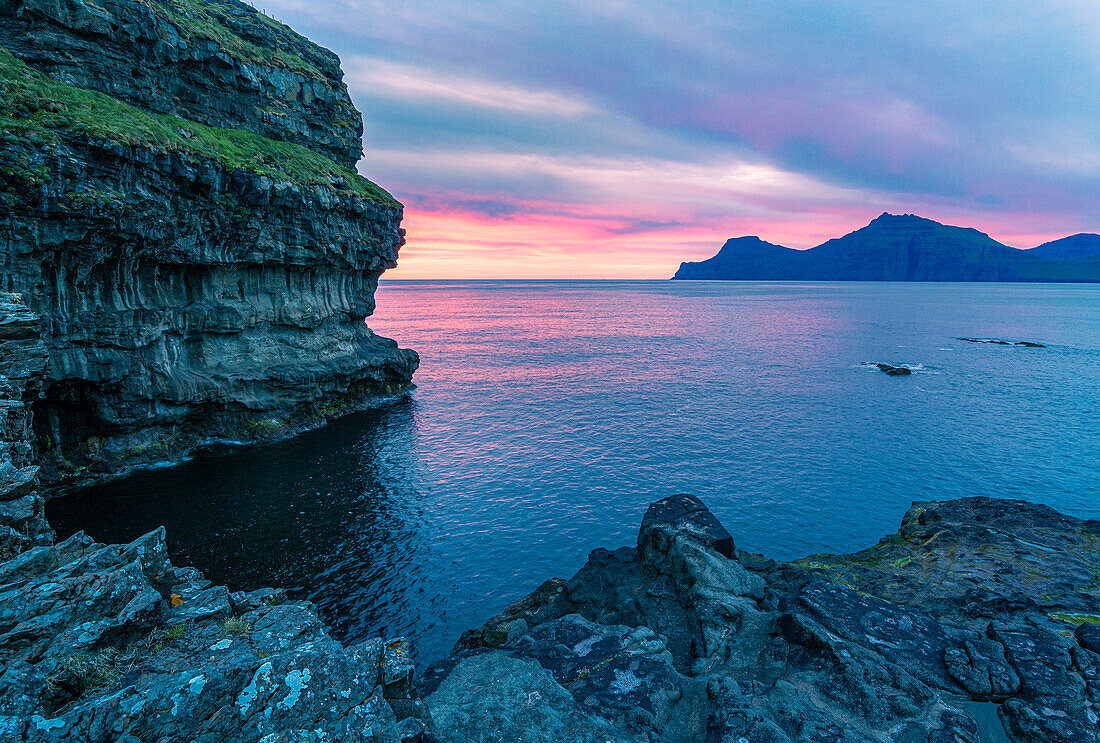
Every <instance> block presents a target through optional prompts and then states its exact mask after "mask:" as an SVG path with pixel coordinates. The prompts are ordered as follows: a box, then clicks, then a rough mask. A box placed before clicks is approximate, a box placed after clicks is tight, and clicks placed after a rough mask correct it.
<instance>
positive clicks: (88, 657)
mask: <svg viewBox="0 0 1100 743" xmlns="http://www.w3.org/2000/svg"><path fill="white" fill-rule="evenodd" d="M126 655H127V654H125V653H123V652H120V651H118V650H116V649H115V648H107V649H106V650H100V651H99V652H96V653H91V654H88V653H76V654H74V655H71V656H69V658H68V659H66V660H65V662H64V664H63V667H64V669H65V670H66V671H68V672H69V673H71V674H72V675H73V676H75V677H76V678H77V679H78V680H79V681H80V685H81V687H82V688H83V689H84V690H85V691H97V690H99V689H109V688H110V687H112V686H114V685H115V684H117V683H118V682H119V680H120V679H121V678H122V675H123V673H124V669H125V666H126V665H127V663H126V660H125V658H126Z"/></svg>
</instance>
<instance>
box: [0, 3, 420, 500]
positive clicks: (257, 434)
mask: <svg viewBox="0 0 1100 743" xmlns="http://www.w3.org/2000/svg"><path fill="white" fill-rule="evenodd" d="M4 7H5V10H4V11H3V12H2V13H0V43H2V44H3V45H5V46H8V47H9V48H10V49H11V50H13V51H14V52H15V53H16V55H20V56H22V57H24V59H25V61H24V59H19V58H18V57H17V56H13V55H12V54H10V53H7V52H5V51H4V50H2V49H0V73H2V77H0V86H2V90H0V93H2V95H0V109H3V110H2V111H0V113H3V114H5V115H4V116H2V117H0V140H2V142H3V149H2V150H0V233H2V234H3V235H4V239H3V241H0V289H2V290H6V291H11V292H19V293H21V294H22V295H23V296H24V298H25V299H26V301H27V303H28V305H29V307H30V309H31V310H33V311H34V312H36V313H37V314H39V315H40V316H41V317H42V318H43V323H44V328H45V336H44V339H45V343H46V348H47V351H48V358H49V363H48V366H47V373H46V379H45V381H44V383H43V385H42V390H41V394H40V396H39V399H38V400H37V401H36V402H35V403H34V408H35V414H34V441H35V444H36V448H37V450H38V459H39V464H41V465H42V467H43V469H42V475H43V477H44V479H45V480H46V481H48V482H59V481H73V480H79V479H88V478H95V477H100V476H103V475H110V474H116V473H120V472H124V471H126V470H127V469H129V468H132V467H135V466H141V465H147V464H152V463H157V462H162V461H168V460H172V459H174V458H178V457H180V456H183V455H185V454H186V453H187V452H188V451H190V450H191V449H193V448H194V447H196V446H199V445H202V444H204V443H206V442H208V441H210V440H212V439H223V440H234V441H241V440H244V441H247V440H252V439H260V438H269V437H273V436H279V435H285V434H287V433H290V432H293V431H296V430H299V429H302V428H305V427H309V426H312V425H315V424H317V423H319V422H322V421H324V420H325V419H326V418H329V417H333V416H336V415H339V414H341V413H343V412H346V411H349V410H352V409H356V408H359V407H362V406H363V405H365V404H370V403H371V402H372V401H374V400H377V399H380V398H382V397H385V396H388V395H393V394H396V393H398V392H400V391H401V390H403V389H405V388H406V387H407V386H408V385H409V381H410V378H411V375H412V373H413V371H414V370H415V368H416V366H417V363H418V359H417V357H416V354H415V353H413V352H412V351H405V350H400V349H398V348H397V347H396V344H395V343H393V342H392V341H389V340H387V339H384V338H380V337H378V336H376V335H374V334H373V333H372V332H371V331H370V330H369V329H368V328H367V326H366V325H365V322H364V321H365V318H366V317H367V316H369V315H370V314H371V313H372V311H373V309H374V303H373V293H374V289H375V287H376V284H377V279H378V276H379V274H381V273H382V272H383V271H384V270H386V269H387V268H391V267H393V266H394V265H395V262H396V258H397V251H398V248H399V247H400V246H401V244H402V243H403V231H402V230H401V228H400V222H401V216H402V211H401V206H400V204H398V203H397V202H396V201H394V200H393V198H392V197H390V196H389V194H387V193H386V192H385V191H383V190H382V189H380V188H378V187H377V186H375V185H374V184H372V183H370V182H369V181H367V180H366V179H363V178H362V177H360V176H359V175H358V174H356V173H355V172H354V171H352V170H350V169H349V168H348V167H347V165H348V164H349V163H350V162H353V161H354V160H355V159H357V158H358V153H359V149H358V147H359V146H358V144H357V142H358V135H357V132H358V129H357V128H356V127H351V126H349V125H347V122H346V119H347V117H348V116H349V114H348V109H349V108H350V102H349V101H348V98H347V93H346V90H345V89H344V88H343V85H342V83H340V82H339V77H340V73H339V68H338V65H337V63H336V61H335V58H334V57H333V55H331V54H330V53H329V52H327V51H325V50H322V49H320V48H319V47H316V46H313V45H312V44H310V43H309V42H308V41H306V40H304V39H302V38H301V37H298V36H297V35H296V34H293V32H291V31H289V29H285V28H284V27H281V26H279V25H278V24H273V23H272V22H270V21H268V20H267V19H264V18H263V17H262V16H258V14H256V12H255V11H254V10H253V9H251V8H249V7H248V6H245V5H243V4H242V3H238V2H229V1H225V2H186V3H178V4H174V5H164V6H162V5H159V4H157V3H141V2H125V1H122V2H107V3H103V4H102V5H96V4H92V3H88V2H81V1H80V0H69V1H68V2H52V3H46V2H25V3H15V4H12V3H7V5H6V6H4ZM181 14H182V15H181ZM211 19H214V20H218V19H220V23H222V25H220V26H218V25H216V24H215V25H211V24H213V23H214V21H213V20H211ZM185 21H186V23H185ZM230 31H233V32H234V33H236V34H238V35H237V36H231V35H229V34H230ZM242 39H243V40H244V41H242ZM158 40H159V41H158ZM245 41H247V44H245ZM261 42H263V43H265V44H267V45H266V46H264V45H262V44H261ZM127 50H129V51H127ZM28 63H29V64H28ZM127 64H129V65H136V67H134V68H133V70H139V69H140V70H142V71H144V72H145V74H143V75H134V74H131V70H130V68H127V67H125V66H124V65H127ZM35 67H39V68H41V69H42V70H44V71H45V72H47V73H49V74H48V75H47V74H44V73H43V72H40V71H39V70H36V69H35ZM62 81H64V82H62ZM68 83H76V86H74V85H70V84H68ZM77 86H87V87H89V88H96V89H100V90H105V91H107V92H109V93H111V94H113V95H115V96H117V98H116V97H111V96H108V95H106V94H104V93H101V92H94V91H92V90H86V89H84V88H83V87H77ZM309 91H312V92H309ZM303 97H304V99H306V100H305V103H303V102H302V101H303ZM134 103H139V104H142V105H145V106H148V107H149V109H145V108H139V107H137V106H134V105H132V104H134ZM160 110H168V111H171V112H172V114H165V113H158V111H160ZM280 112H282V113H280ZM175 114H179V115H175ZM183 115H186V116H189V117H193V118H194V119H198V121H195V120H191V119H187V118H181V116H183ZM299 119H301V120H300V121H299ZM356 119H357V115H356ZM306 121H308V122H309V125H308V126H306V125H305V124H304V123H303V122H306ZM203 122H212V123H215V124H217V125H218V126H219V127H226V126H232V127H234V128H214V127H210V126H207V125H206V124H204V123H203ZM341 122H343V123H341Z"/></svg>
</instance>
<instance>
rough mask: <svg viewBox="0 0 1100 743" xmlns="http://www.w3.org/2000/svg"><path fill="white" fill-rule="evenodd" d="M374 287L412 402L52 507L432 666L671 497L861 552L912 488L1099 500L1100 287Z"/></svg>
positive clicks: (1093, 512) (812, 545) (751, 532)
mask: <svg viewBox="0 0 1100 743" xmlns="http://www.w3.org/2000/svg"><path fill="white" fill-rule="evenodd" d="M378 306H379V308H380V311H379V314H378V316H377V317H375V318H373V319H372V321H371V326H372V327H374V328H375V329H376V330H377V331H378V332H380V333H382V334H384V335H389V336H391V337H394V338H398V339H400V340H401V342H402V344H403V345H407V346H410V347H412V348H416V349H417V350H419V351H420V353H421V356H422V358H423V364H422V367H421V371H420V373H419V375H418V379H417V383H418V384H419V386H420V387H419V389H418V390H417V391H416V392H415V393H414V394H413V395H412V397H411V398H410V399H408V400H406V401H404V402H402V403H400V404H397V405H395V406H393V407H391V408H388V409H386V410H382V411H377V412H371V413H367V414H362V415H358V416H354V417H352V418H348V419H345V420H343V421H341V422H339V423H338V424H336V425H333V426H331V427H329V428H328V429H326V430H324V431H318V432H315V433H312V434H309V435H306V436H303V437H300V438H298V439H295V440H293V441H287V442H283V443H280V444H275V445H271V446H266V447H262V448H254V449H245V450H237V451H234V452H232V453H230V454H227V455H224V456H212V455H207V456H203V457H201V458H199V459H196V460H194V461H192V462H190V463H188V464H186V465H183V466H181V467H177V468H173V469H164V470H159V471H154V472H150V473H145V474H142V475H140V476H136V477H133V478H131V479H130V480H128V481H126V482H122V483H116V484H112V485H110V486H107V487H104V488H101V489H99V490H97V491H94V492H88V493H84V494H81V495H77V496H72V497H69V498H66V499H63V500H59V501H55V502H54V503H52V504H51V509H50V511H51V512H50V516H51V518H52V520H53V523H54V525H55V526H56V527H57V528H58V530H59V532H60V533H61V534H62V535H67V534H68V533H71V532H72V531H74V530H77V529H85V530H87V531H88V532H89V533H91V534H92V535H93V536H95V537H96V538H97V539H99V540H103V541H126V540H129V539H132V538H134V537H136V536H138V535H139V534H141V533H143V532H145V531H147V530H149V529H152V528H155V527H156V526H158V525H160V524H165V525H166V526H167V528H168V536H169V541H170V546H171V548H172V550H173V557H174V559H175V560H176V561H177V563H181V564H182V563H189V564H193V565H196V566H198V567H199V568H201V569H202V570H204V571H205V572H206V573H207V575H208V577H210V578H211V579H213V580H215V581H217V582H220V583H227V584H228V585H230V586H232V587H238V588H247V587H256V586H261V585H271V584H275V585H281V586H284V587H288V588H290V589H292V591H293V593H294V594H296V595H297V596H302V597H308V598H310V599H312V600H313V601H314V602H316V603H317V604H318V605H319V606H320V607H321V610H322V612H323V613H324V615H325V617H326V619H327V620H328V621H329V622H330V623H331V625H332V626H333V627H334V628H335V630H336V632H337V634H338V635H340V636H341V637H343V638H344V639H357V638H364V637H367V636H373V635H375V634H377V633H382V634H385V635H395V634H405V635H408V636H410V637H411V638H412V639H413V641H414V651H415V652H416V654H417V656H418V657H419V659H420V660H421V661H427V660H430V659H432V658H435V657H439V656H441V655H444V654H446V653H447V652H448V651H449V649H450V646H451V644H452V643H453V642H454V640H455V638H456V637H457V635H458V634H459V632H460V631H461V630H462V629H464V628H467V627H470V626H474V625H477V624H480V623H481V622H483V621H484V620H485V619H487V618H488V617H489V616H491V615H492V614H494V613H496V612H497V611H499V610H500V609H502V608H503V607H504V606H506V605H507V604H509V603H510V602H512V601H514V600H516V599H518V598H520V597H522V596H523V595H525V594H526V593H527V592H528V591H530V590H531V589H532V588H534V587H535V586H536V585H538V584H539V583H540V582H541V581H542V580H544V579H545V578H548V577H551V576H569V575H571V574H572V573H573V572H574V571H575V570H576V569H577V568H578V567H580V565H581V564H582V563H583V561H584V559H585V556H586V555H587V553H588V552H589V550H591V549H593V548H595V547H598V546H609V547H616V546H621V545H623V544H629V543H632V542H633V541H634V539H635V535H636V529H637V527H638V524H639V521H640V519H641V515H642V513H643V511H644V509H645V506H646V504H647V503H649V502H650V501H652V500H654V499H656V498H659V497H661V496H664V495H668V494H671V493H675V492H678V491H687V492H692V493H696V494H698V495H699V496H701V497H702V498H703V499H704V500H705V501H706V502H707V503H708V504H709V505H710V506H711V508H712V509H713V510H714V511H715V512H717V514H718V515H719V517H720V518H721V519H722V520H723V522H724V523H725V524H726V526H727V527H728V528H729V529H730V531H731V532H732V533H733V535H734V537H735V538H736V539H737V541H738V545H739V546H740V547H742V548H745V549H749V550H753V551H757V552H763V553H766V554H768V555H771V556H776V557H783V558H793V557H796V556H802V555H806V554H810V553H813V552H819V551H848V550H852V549H855V548H860V547H864V546H867V545H869V544H871V543H873V542H875V541H876V540H877V539H878V538H879V537H880V536H882V535H883V534H885V533H887V532H892V531H894V530H895V529H896V528H897V524H898V521H899V519H900V518H901V515H902V513H903V512H904V511H905V509H906V508H907V507H908V506H909V504H910V503H911V502H912V501H914V500H922V499H937V498H953V497H958V496H965V495H994V496H1007V497H1015V498H1026V499H1029V500H1033V501H1038V502H1042V503H1048V504H1050V505H1053V506H1056V507H1058V508H1059V509H1061V510H1063V511H1065V512H1068V513H1072V514H1076V515H1081V516H1094V517H1095V516H1100V287H1095V286H1026V285H944V284H824V285H809V284H793V285H778V284H777V285H768V284H732V283H672V282H625V283H611V282H608V283H600V282H565V283H552V282H547V283H522V282H512V283H469V282H466V283H453V282H451V283H386V284H384V285H383V288H382V289H381V290H380V291H379V296H378ZM958 336H972V337H991V338H1004V339H1009V340H1029V341H1038V342H1041V343H1044V344H1046V345H1047V347H1046V348H1023V347H1017V346H1011V347H1006V346H997V345H985V344H973V343H966V342H962V341H959V340H957V337H958ZM866 361H873V362H879V361H881V362H887V363H891V364H907V365H911V366H913V367H914V368H915V369H916V371H915V373H914V374H913V375H912V376H910V377H896V378H894V377H888V376H886V375H885V374H882V373H881V372H879V371H877V370H874V369H871V368H869V367H867V366H863V365H862V362H866Z"/></svg>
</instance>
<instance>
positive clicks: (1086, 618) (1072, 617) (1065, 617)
mask: <svg viewBox="0 0 1100 743" xmlns="http://www.w3.org/2000/svg"><path fill="white" fill-rule="evenodd" d="M1047 616H1049V617H1050V618H1051V619H1054V620H1056V621H1059V622H1066V623H1067V624H1072V625H1073V626H1074V627H1076V626H1077V625H1079V624H1097V625H1100V615H1096V614H1070V613H1067V612H1061V611H1055V612H1051V613H1050V614H1048V615H1047Z"/></svg>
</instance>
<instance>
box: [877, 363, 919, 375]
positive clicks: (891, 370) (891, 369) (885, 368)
mask: <svg viewBox="0 0 1100 743" xmlns="http://www.w3.org/2000/svg"><path fill="white" fill-rule="evenodd" d="M875 366H877V367H878V370H879V371H881V372H884V373H886V374H889V375H890V376H891V377H907V376H909V375H910V374H912V373H913V370H912V369H910V368H909V367H907V366H890V365H889V364H875Z"/></svg>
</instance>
